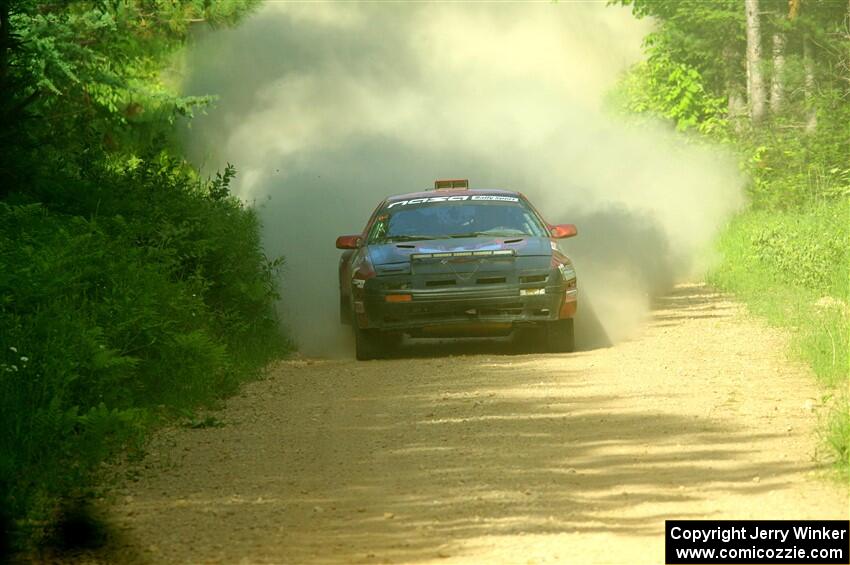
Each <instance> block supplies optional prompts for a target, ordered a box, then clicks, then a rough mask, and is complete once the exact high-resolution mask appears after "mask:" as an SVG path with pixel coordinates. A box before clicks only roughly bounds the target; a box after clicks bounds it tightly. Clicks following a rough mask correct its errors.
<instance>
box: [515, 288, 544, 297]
mask: <svg viewBox="0 0 850 565" xmlns="http://www.w3.org/2000/svg"><path fill="white" fill-rule="evenodd" d="M540 294H546V289H545V288H521V289H519V295H520V296H538V295H540Z"/></svg>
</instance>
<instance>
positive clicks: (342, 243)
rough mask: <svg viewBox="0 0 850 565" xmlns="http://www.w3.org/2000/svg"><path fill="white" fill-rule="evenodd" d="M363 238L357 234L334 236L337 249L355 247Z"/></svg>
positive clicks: (358, 245)
mask: <svg viewBox="0 0 850 565" xmlns="http://www.w3.org/2000/svg"><path fill="white" fill-rule="evenodd" d="M362 240H363V238H362V237H360V236H359V235H341V236H339V237H338V238H336V248H337V249H357V248H358V247H360V243H361V242H362Z"/></svg>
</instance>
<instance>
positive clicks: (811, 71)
mask: <svg viewBox="0 0 850 565" xmlns="http://www.w3.org/2000/svg"><path fill="white" fill-rule="evenodd" d="M803 71H804V74H805V82H804V84H803V91H804V93H805V96H806V133H813V132H814V131H815V130H816V129H817V127H818V114H817V109H816V108H815V103H814V97H815V59H814V50H813V49H812V42H811V41H810V40H809V38H808V37H805V38H803Z"/></svg>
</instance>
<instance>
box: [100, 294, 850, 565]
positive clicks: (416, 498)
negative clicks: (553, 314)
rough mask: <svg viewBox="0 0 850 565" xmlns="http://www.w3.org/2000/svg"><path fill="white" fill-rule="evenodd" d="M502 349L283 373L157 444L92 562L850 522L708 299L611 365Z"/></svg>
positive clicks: (117, 498) (787, 414)
mask: <svg viewBox="0 0 850 565" xmlns="http://www.w3.org/2000/svg"><path fill="white" fill-rule="evenodd" d="M502 346H503V344H490V345H486V346H479V347H476V348H472V349H470V348H469V346H450V345H446V344H443V345H440V346H424V347H418V348H417V347H415V348H413V349H411V350H410V351H409V352H408V353H409V355H410V356H409V357H407V358H404V359H394V360H385V361H373V362H361V363H358V362H354V361H344V360H342V361H340V360H334V361H329V360H309V359H300V360H292V361H287V362H283V363H281V364H280V365H279V366H277V367H276V368H275V369H274V370H273V371H272V372H271V373H270V375H269V377H268V378H267V379H266V380H263V381H260V382H256V383H254V384H252V385H250V386H248V387H246V388H245V389H244V391H243V392H242V394H241V395H240V396H238V397H236V398H234V399H232V400H231V401H230V402H229V403H228V406H227V408H226V409H225V410H224V411H222V412H220V413H218V414H217V417H218V418H220V419H221V420H222V421H223V422H224V423H225V425H224V426H223V427H210V428H205V429H186V428H180V429H175V430H170V431H166V432H165V433H163V434H162V436H161V437H160V439H159V441H158V445H159V446H160V447H159V448H157V449H154V452H153V453H152V455H151V457H150V458H149V459H148V460H147V462H146V466H147V468H144V469H142V470H141V473H140V475H139V476H138V477H137V479H136V480H135V481H128V482H127V484H126V485H124V486H122V487H120V488H119V489H118V491H117V492H116V493H115V495H114V496H113V499H112V501H111V502H110V503H109V509H108V513H109V515H110V517H111V519H112V521H113V522H114V523H115V524H116V527H117V529H118V531H119V532H120V536H119V537H120V542H117V543H116V544H114V545H113V547H111V548H110V549H109V554H108V555H106V556H104V555H102V554H101V555H95V556H88V557H87V558H86V559H88V560H94V561H96V560H104V559H107V560H121V561H136V562H148V563H299V564H300V563H329V564H337V563H338V564H349V563H440V564H445V563H523V564H524V563H540V564H543V563H643V562H646V563H660V562H663V547H664V542H663V531H664V520H665V519H671V518H707V519H715V518H716V519H721V518H730V519H731V518H742V519H760V518H771V519H791V518H801V519H802V518H810V519H814V518H822V519H827V518H830V519H846V518H847V517H848V514H849V513H850V511H849V510H848V494H847V490H846V488H845V487H843V486H841V485H840V484H838V483H836V482H832V481H830V480H829V479H828V478H825V477H823V476H822V475H823V473H822V471H819V470H818V466H817V465H816V464H815V463H814V458H815V457H816V455H817V454H816V450H817V445H818V438H817V435H816V431H815V428H816V424H817V419H818V418H819V417H822V410H820V404H821V397H822V394H823V393H822V391H819V390H818V388H817V387H816V385H815V382H814V379H813V377H812V376H811V374H809V373H808V372H807V370H806V369H805V368H804V367H802V366H800V365H795V364H794V363H792V362H790V361H789V360H788V359H787V358H786V356H785V353H784V351H785V350H786V348H785V342H784V338H783V336H782V334H780V333H778V332H776V331H773V330H771V329H768V328H766V327H765V326H764V325H762V324H760V323H758V322H756V321H753V320H750V319H748V318H747V317H746V316H745V315H744V314H743V313H742V310H741V308H740V307H739V306H737V305H736V304H734V303H731V302H729V301H727V300H726V299H724V298H723V297H721V296H718V295H717V294H714V293H712V292H711V291H710V290H709V289H707V288H705V287H703V286H697V285H692V286H682V287H679V288H677V290H676V291H675V292H674V293H673V294H671V295H670V296H668V297H666V298H664V299H662V300H659V301H658V304H657V308H656V309H655V310H654V311H653V313H652V317H651V319H650V320H649V321H648V322H647V325H646V326H645V327H644V329H643V330H642V331H641V332H640V334H639V335H637V336H636V337H635V338H634V339H632V340H630V341H628V342H625V343H621V344H619V345H616V346H614V347H610V348H606V349H598V350H594V351H587V352H579V353H575V354H570V355H500V354H499V353H498V352H497V351H496V349H498V348H499V347H502ZM462 353H463V354H462Z"/></svg>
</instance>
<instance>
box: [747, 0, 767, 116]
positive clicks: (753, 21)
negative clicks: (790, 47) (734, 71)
mask: <svg viewBox="0 0 850 565" xmlns="http://www.w3.org/2000/svg"><path fill="white" fill-rule="evenodd" d="M744 6H745V9H746V15H747V94H748V96H749V103H750V120H751V121H752V122H753V124H754V125H757V124H759V123H761V122H762V121H763V120H764V111H765V106H764V102H765V91H764V79H763V77H762V72H761V29H760V25H759V23H760V22H759V1H758V0H744Z"/></svg>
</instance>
